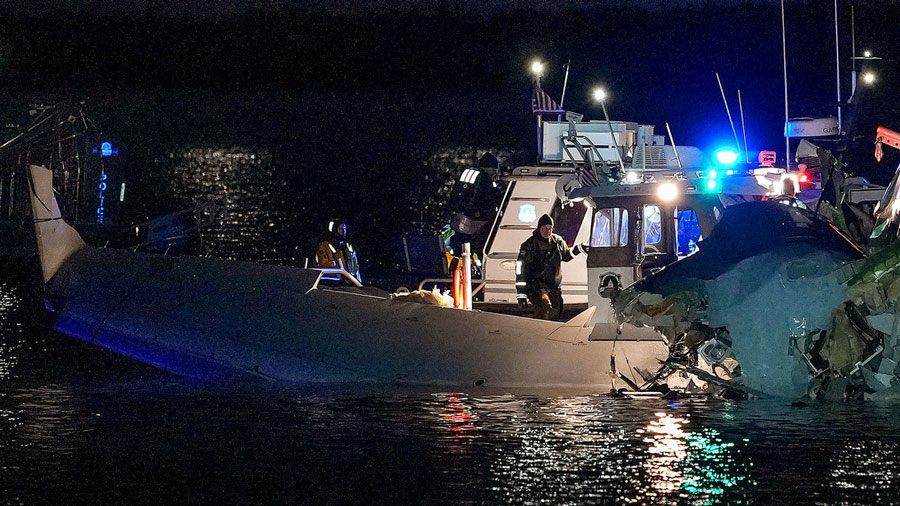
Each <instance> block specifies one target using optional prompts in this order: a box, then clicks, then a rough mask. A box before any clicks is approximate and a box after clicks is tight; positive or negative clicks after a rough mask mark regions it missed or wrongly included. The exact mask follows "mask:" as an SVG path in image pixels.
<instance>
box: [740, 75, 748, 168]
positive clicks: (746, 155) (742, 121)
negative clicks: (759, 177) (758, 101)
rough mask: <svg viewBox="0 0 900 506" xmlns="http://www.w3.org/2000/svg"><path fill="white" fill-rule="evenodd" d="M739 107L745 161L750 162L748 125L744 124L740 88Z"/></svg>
mask: <svg viewBox="0 0 900 506" xmlns="http://www.w3.org/2000/svg"><path fill="white" fill-rule="evenodd" d="M738 108H739V109H740V111H741V132H743V134H744V161H745V162H747V163H750V152H749V151H747V127H746V126H745V125H744V103H743V102H741V90H738Z"/></svg>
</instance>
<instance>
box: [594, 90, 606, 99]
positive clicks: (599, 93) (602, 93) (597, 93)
mask: <svg viewBox="0 0 900 506" xmlns="http://www.w3.org/2000/svg"><path fill="white" fill-rule="evenodd" d="M594 100H596V101H597V102H603V101H604V100H606V90H604V89H603V88H594Z"/></svg>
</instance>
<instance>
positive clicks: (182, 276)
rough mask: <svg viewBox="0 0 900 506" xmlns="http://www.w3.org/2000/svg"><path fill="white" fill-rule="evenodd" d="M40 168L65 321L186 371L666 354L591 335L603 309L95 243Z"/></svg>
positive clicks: (562, 363) (582, 379)
mask: <svg viewBox="0 0 900 506" xmlns="http://www.w3.org/2000/svg"><path fill="white" fill-rule="evenodd" d="M30 175H31V194H32V195H31V197H32V210H33V216H34V221H35V233H36V238H37V243H38V249H39V256H40V259H41V267H42V271H43V276H44V281H45V283H46V300H47V307H48V308H49V309H50V310H51V311H52V312H53V313H54V315H55V320H54V322H55V323H54V327H55V329H56V330H58V331H59V332H62V333H64V334H67V335H70V336H73V337H76V338H78V339H82V340H85V341H88V342H90V343H92V344H95V345H97V346H102V347H105V348H108V349H110V350H113V351H115V352H118V353H121V354H124V355H127V356H129V357H133V358H135V359H137V360H140V361H142V362H145V363H148V364H152V365H154V366H158V367H160V368H163V369H166V370H169V371H172V372H174V373H177V374H181V375H186V376H190V377H194V378H199V379H204V380H212V381H218V380H229V379H233V378H242V377H255V378H264V379H267V380H271V381H272V382H274V383H286V384H297V385H323V384H352V383H360V384H396V383H398V382H399V383H401V384H408V385H434V386H459V387H466V386H471V385H486V386H491V387H578V388H589V389H592V390H594V391H600V390H603V391H605V390H606V389H608V388H609V387H610V385H611V381H610V372H611V369H612V368H613V367H612V366H611V364H610V357H611V355H613V354H614V353H615V354H617V355H619V357H620V359H619V360H620V362H622V359H621V357H627V358H628V362H629V365H630V366H633V367H636V368H642V369H648V370H654V369H656V367H657V366H658V364H659V361H660V360H664V359H665V358H666V356H667V353H668V350H667V348H666V346H665V344H664V343H663V342H662V341H647V340H645V341H634V340H631V341H629V340H623V341H621V342H617V341H608V340H605V341H591V340H590V339H589V335H590V333H591V331H592V328H591V327H590V326H589V321H590V319H591V315H592V314H593V311H594V308H593V307H591V308H588V309H587V310H586V311H584V312H583V313H581V314H579V315H577V316H576V317H574V318H573V319H572V320H570V321H568V322H565V323H559V322H551V321H541V320H535V319H531V318H523V317H519V316H512V315H504V314H496V313H489V312H482V311H478V310H474V311H472V310H459V309H452V308H442V307H439V306H433V305H427V304H420V303H414V302H406V301H404V300H403V299H402V298H399V297H398V298H395V297H391V295H390V294H388V293H386V292H383V291H379V290H377V289H371V288H365V287H364V288H357V287H325V286H322V285H321V284H320V281H321V278H322V275H323V272H322V271H320V270H316V269H301V268H294V267H288V266H276V265H267V264H260V263H252V262H240V261H231V260H224V259H218V258H209V257H196V256H166V255H160V254H149V253H141V252H134V251H128V250H117V249H109V248H98V247H93V246H89V245H86V244H85V243H84V241H83V240H82V238H81V237H80V236H79V234H78V233H77V231H76V230H74V229H73V228H72V227H71V226H69V225H68V224H67V223H66V222H65V221H64V220H63V219H62V217H61V215H60V211H59V207H58V205H57V203H56V199H55V197H54V195H53V189H52V173H51V172H50V171H49V170H47V169H45V168H43V167H38V166H31V167H30Z"/></svg>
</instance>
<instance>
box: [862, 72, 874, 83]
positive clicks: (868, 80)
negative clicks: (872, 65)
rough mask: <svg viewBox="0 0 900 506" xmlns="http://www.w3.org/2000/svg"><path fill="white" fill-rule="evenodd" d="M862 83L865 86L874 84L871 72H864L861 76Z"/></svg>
mask: <svg viewBox="0 0 900 506" xmlns="http://www.w3.org/2000/svg"><path fill="white" fill-rule="evenodd" d="M863 82H864V83H866V84H872V83H874V82H875V74H873V73H871V72H866V73H865V74H864V75H863Z"/></svg>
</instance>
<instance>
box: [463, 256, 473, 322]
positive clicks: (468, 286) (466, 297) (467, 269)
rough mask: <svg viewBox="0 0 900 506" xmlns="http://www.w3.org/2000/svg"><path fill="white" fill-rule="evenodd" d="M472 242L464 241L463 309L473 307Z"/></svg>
mask: <svg viewBox="0 0 900 506" xmlns="http://www.w3.org/2000/svg"><path fill="white" fill-rule="evenodd" d="M471 247H472V246H471V244H470V243H463V279H465V283H463V309H472V252H471Z"/></svg>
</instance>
